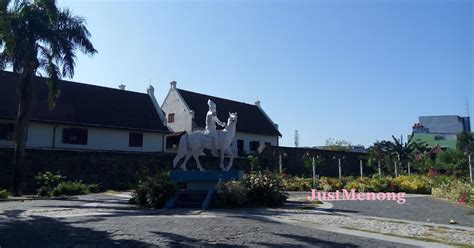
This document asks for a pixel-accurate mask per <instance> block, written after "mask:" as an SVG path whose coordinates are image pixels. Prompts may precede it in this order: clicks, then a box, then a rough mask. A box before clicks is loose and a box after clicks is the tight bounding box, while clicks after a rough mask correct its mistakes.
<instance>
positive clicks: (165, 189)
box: [131, 172, 177, 208]
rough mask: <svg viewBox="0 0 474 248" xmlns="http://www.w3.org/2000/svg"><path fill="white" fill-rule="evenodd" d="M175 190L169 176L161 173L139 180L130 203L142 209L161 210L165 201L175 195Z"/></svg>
mask: <svg viewBox="0 0 474 248" xmlns="http://www.w3.org/2000/svg"><path fill="white" fill-rule="evenodd" d="M176 189H177V187H176V184H175V183H174V182H172V181H171V179H170V177H169V174H168V173H165V172H162V173H160V174H158V175H156V176H154V177H148V178H145V179H142V180H140V182H139V183H138V186H137V189H136V190H135V191H134V193H133V198H132V199H133V200H131V202H134V203H135V204H137V205H139V206H142V207H149V208H162V207H163V206H164V205H165V202H166V200H167V199H168V198H169V197H171V196H173V195H174V194H175V192H176Z"/></svg>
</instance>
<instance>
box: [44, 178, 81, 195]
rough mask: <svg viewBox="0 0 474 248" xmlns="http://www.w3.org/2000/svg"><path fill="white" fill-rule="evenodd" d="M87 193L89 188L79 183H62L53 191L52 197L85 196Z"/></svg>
mask: <svg viewBox="0 0 474 248" xmlns="http://www.w3.org/2000/svg"><path fill="white" fill-rule="evenodd" d="M88 193H89V186H88V185H86V184H83V183H82V182H81V181H74V182H62V183H59V184H58V186H56V188H54V189H53V192H52V195H53V196H62V195H85V194H88Z"/></svg>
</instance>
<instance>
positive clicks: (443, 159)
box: [435, 149, 467, 176]
mask: <svg viewBox="0 0 474 248" xmlns="http://www.w3.org/2000/svg"><path fill="white" fill-rule="evenodd" d="M466 162H467V161H466V157H465V156H464V154H463V153H462V152H461V151H460V150H451V149H449V150H447V151H443V152H441V153H438V155H436V160H435V167H436V169H442V170H445V171H447V172H448V173H452V174H453V176H456V174H461V173H463V171H462V168H463V165H465V164H466Z"/></svg>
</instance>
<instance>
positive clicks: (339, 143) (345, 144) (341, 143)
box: [326, 138, 352, 151]
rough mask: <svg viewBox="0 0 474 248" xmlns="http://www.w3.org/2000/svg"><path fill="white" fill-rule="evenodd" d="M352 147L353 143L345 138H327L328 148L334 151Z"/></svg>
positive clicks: (347, 149) (346, 149)
mask: <svg viewBox="0 0 474 248" xmlns="http://www.w3.org/2000/svg"><path fill="white" fill-rule="evenodd" d="M351 147H352V143H351V142H349V141H346V140H343V139H340V140H336V139H333V138H329V139H327V140H326V148H327V149H329V150H332V151H349V150H351Z"/></svg>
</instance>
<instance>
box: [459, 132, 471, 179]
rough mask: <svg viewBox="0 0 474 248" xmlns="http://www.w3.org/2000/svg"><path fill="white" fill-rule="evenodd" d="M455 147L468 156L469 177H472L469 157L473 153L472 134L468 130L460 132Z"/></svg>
mask: <svg viewBox="0 0 474 248" xmlns="http://www.w3.org/2000/svg"><path fill="white" fill-rule="evenodd" d="M457 147H458V149H459V150H461V151H463V152H464V153H465V154H467V156H468V161H469V177H470V178H471V183H472V182H473V178H472V160H471V157H472V155H473V154H474V135H473V134H472V133H470V132H462V133H460V134H459V135H458V141H457Z"/></svg>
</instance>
